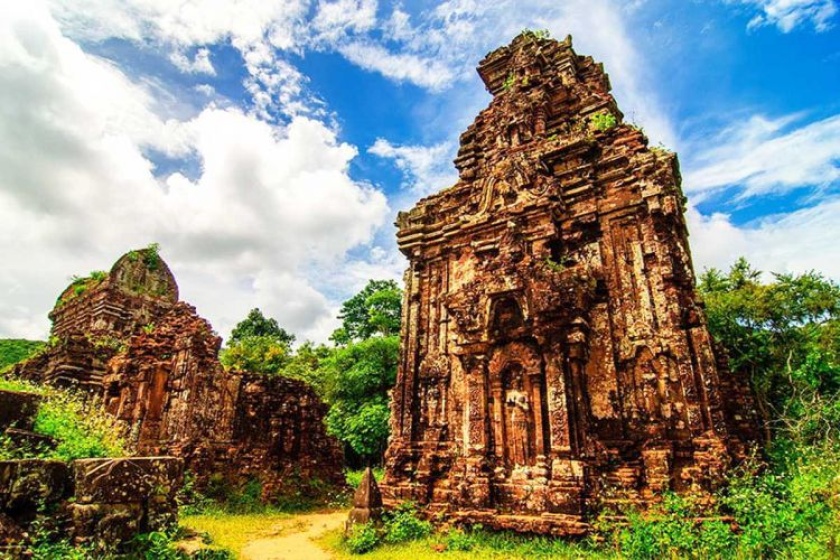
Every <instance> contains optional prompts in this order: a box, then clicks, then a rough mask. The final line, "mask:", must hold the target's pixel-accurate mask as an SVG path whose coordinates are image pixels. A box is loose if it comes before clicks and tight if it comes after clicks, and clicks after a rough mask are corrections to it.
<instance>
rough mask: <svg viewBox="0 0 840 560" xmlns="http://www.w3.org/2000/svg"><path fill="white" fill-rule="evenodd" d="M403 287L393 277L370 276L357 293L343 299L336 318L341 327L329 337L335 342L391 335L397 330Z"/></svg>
mask: <svg viewBox="0 0 840 560" xmlns="http://www.w3.org/2000/svg"><path fill="white" fill-rule="evenodd" d="M401 311H402V290H400V287H399V286H398V285H397V283H396V282H394V281H393V280H370V281H369V282H368V283H367V285H366V286H365V287H364V288H363V289H362V291H360V292H359V293H358V294H356V295H354V296H353V297H351V298H350V299H348V300H347V301H345V302H344V304H343V305H342V306H341V311H340V312H339V315H338V318H339V319H341V327H340V328H339V329H336V331H335V332H334V333H333V334H332V337H331V339H332V340H333V341H334V342H336V343H337V344H347V343H349V342H351V341H358V340H365V339H368V338H370V337H372V336H392V335H396V334H399V332H400V316H401Z"/></svg>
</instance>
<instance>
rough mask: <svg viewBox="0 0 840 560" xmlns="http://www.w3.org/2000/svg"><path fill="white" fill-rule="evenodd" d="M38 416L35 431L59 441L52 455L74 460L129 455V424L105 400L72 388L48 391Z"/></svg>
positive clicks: (56, 457)
mask: <svg viewBox="0 0 840 560" xmlns="http://www.w3.org/2000/svg"><path fill="white" fill-rule="evenodd" d="M46 395H47V396H46V398H45V399H44V402H43V403H42V404H41V407H40V408H39V409H38V415H37V417H36V418H35V432H37V433H39V434H42V435H45V436H49V437H51V438H54V439H56V440H57V441H58V446H57V447H56V448H55V450H54V451H52V452H50V453H49V454H50V455H51V458H55V459H63V460H66V461H72V460H74V459H85V458H91V457H124V456H126V455H127V454H128V452H127V450H126V443H125V426H124V425H123V424H121V423H120V422H119V420H117V419H116V418H114V417H112V416H110V415H108V414H107V413H105V412H104V411H103V410H102V407H101V403H100V402H99V401H98V400H96V399H92V398H89V397H85V396H82V395H77V394H75V393H72V392H69V391H61V390H57V389H53V390H48V391H47V393H46Z"/></svg>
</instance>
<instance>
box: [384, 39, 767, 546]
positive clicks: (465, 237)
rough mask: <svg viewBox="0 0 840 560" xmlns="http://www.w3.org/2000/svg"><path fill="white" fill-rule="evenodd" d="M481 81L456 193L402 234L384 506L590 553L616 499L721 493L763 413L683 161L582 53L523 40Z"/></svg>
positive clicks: (433, 201)
mask: <svg viewBox="0 0 840 560" xmlns="http://www.w3.org/2000/svg"><path fill="white" fill-rule="evenodd" d="M478 72H479V74H480V75H481V77H482V79H483V80H484V83H485V84H486V85H487V89H488V90H489V91H490V92H491V93H492V94H493V96H494V97H493V100H492V101H491V102H490V105H489V107H488V108H487V109H485V110H484V111H482V112H481V113H480V114H479V115H478V117H477V118H476V120H475V122H474V123H473V124H472V125H470V126H469V127H468V129H467V130H466V131H465V132H464V133H463V134H462V135H461V149H460V150H459V153H458V157H457V159H456V160H455V165H456V167H457V168H458V171H459V176H460V179H459V181H458V182H457V183H456V184H455V185H454V186H452V187H451V188H448V189H446V190H444V191H442V192H440V193H439V194H437V195H433V196H431V197H428V198H425V199H423V200H422V201H420V202H419V203H418V204H417V206H415V207H414V208H413V209H412V210H411V211H410V212H403V213H401V214H400V215H399V217H398V220H397V226H398V228H399V231H398V233H397V238H398V242H399V247H400V249H401V251H402V252H403V253H404V254H405V255H406V256H407V257H408V258H409V261H410V268H409V271H408V272H407V273H406V295H405V298H406V299H405V305H404V307H403V313H404V315H403V331H402V332H403V344H402V347H401V348H402V359H401V361H400V369H399V373H398V376H397V386H396V388H395V390H394V392H393V394H394V400H393V404H392V418H391V428H392V439H391V442H390V445H389V448H388V452H387V460H386V466H387V470H386V476H385V479H384V481H383V483H382V484H381V489H382V493H383V499H384V502H385V505H386V506H389V507H390V506H394V505H395V504H396V503H398V502H400V501H402V500H414V501H416V502H418V503H420V504H424V505H426V506H427V507H428V508H429V510H430V511H433V512H438V513H440V514H441V515H443V516H444V517H449V518H452V519H456V520H461V521H467V522H477V523H484V524H487V525H489V526H492V527H498V528H509V529H514V530H520V531H536V532H541V533H552V534H566V535H579V534H583V533H585V532H586V531H587V528H588V525H587V523H588V520H589V519H590V518H591V516H592V515H593V514H595V513H596V512H597V510H598V509H599V508H600V507H602V506H603V505H604V504H607V505H610V500H613V499H621V500H630V501H631V502H633V503H639V504H643V503H645V500H653V499H657V496H658V495H659V494H660V493H661V492H663V491H665V490H669V489H671V490H676V491H692V492H697V493H702V494H708V492H709V491H710V490H711V489H712V488H714V487H715V486H716V485H717V484H719V483H720V481H721V480H722V476H723V473H724V472H725V470H726V469H727V468H728V466H729V465H730V464H731V463H732V462H733V461H734V460H737V459H738V458H740V457H742V456H743V454H744V452H745V450H746V448H747V447H748V446H749V445H750V444H751V441H752V439H753V437H754V435H755V434H756V433H757V432H756V431H755V430H754V421H755V420H756V418H757V416H756V414H755V411H754V410H753V404H752V402H753V401H752V398H751V395H750V393H749V390H748V388H747V387H746V385H745V384H744V383H743V381H742V380H739V379H737V378H735V377H734V376H732V375H731V374H730V373H729V372H728V370H727V368H726V367H725V364H723V363H722V362H720V361H719V360H718V359H717V358H716V354H715V352H714V351H713V348H712V341H711V339H710V337H709V333H708V330H707V328H706V324H705V318H704V316H703V312H702V306H701V303H700V302H699V301H698V299H697V295H696V293H695V290H694V276H693V271H692V268H691V259H690V255H689V253H688V244H687V231H686V225H685V219H684V216H683V196H682V193H681V191H680V177H679V170H678V166H677V160H676V156H675V155H674V154H670V153H665V152H662V151H659V150H657V151H654V150H650V149H649V148H648V146H647V139H646V138H645V136H644V135H643V134H642V132H641V131H640V130H638V129H636V128H635V127H633V126H629V125H626V124H624V123H623V122H622V118H623V116H622V114H621V112H620V111H619V110H618V108H617V107H616V104H615V100H614V99H613V98H612V96H611V95H610V93H609V89H610V86H609V80H608V78H607V76H606V74H605V73H604V71H603V68H602V67H601V65H600V64H597V63H595V62H594V61H593V60H592V59H591V58H590V57H585V56H579V55H577V54H576V53H575V52H574V51H573V50H572V45H571V39H570V38H569V39H566V40H565V41H554V40H548V39H541V38H538V37H536V36H534V35H533V34H528V33H525V34H522V35H520V36H519V37H517V38H516V39H514V41H513V42H512V43H511V44H510V45H509V46H506V47H502V48H500V49H498V50H496V51H493V52H492V53H490V54H489V55H487V57H486V58H485V59H484V60H483V61H482V62H481V64H480V65H479V68H478ZM596 114H608V115H612V116H613V117H614V118H615V123H616V124H615V126H613V127H606V129H598V128H596V127H595V126H594V125H593V124H592V122H593V117H594V115H596ZM437 364H446V365H447V366H448V368H449V370H448V371H449V373H448V375H438V374H437V373H435V372H437V371H442V369H443V368H442V367H439V366H438V365H437ZM444 397H445V398H444ZM442 426H445V427H446V429H445V430H443V429H441V427H442ZM613 496H615V497H618V498H612V497H613ZM612 505H616V504H612Z"/></svg>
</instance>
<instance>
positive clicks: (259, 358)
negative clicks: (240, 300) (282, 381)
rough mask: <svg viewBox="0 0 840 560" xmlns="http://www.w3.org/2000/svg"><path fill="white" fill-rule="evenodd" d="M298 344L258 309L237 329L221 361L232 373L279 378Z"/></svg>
mask: <svg viewBox="0 0 840 560" xmlns="http://www.w3.org/2000/svg"><path fill="white" fill-rule="evenodd" d="M294 340H295V337H294V335H292V334H290V333H288V332H287V331H286V330H285V329H283V328H282V327H280V325H279V324H278V323H277V320H276V319H274V318H267V317H266V316H265V315H263V312H262V311H260V310H259V309H256V308H255V309H252V310H251V311H250V312H249V313H248V316H247V317H245V319H243V320H242V321H240V322H239V323H238V324H237V325H236V326H235V327H234V328H233V330H232V331H231V334H230V340H228V344H227V347H226V348H225V349H223V350H222V352H221V354H220V356H219V359H220V360H221V362H222V364H224V366H225V367H227V368H228V369H236V370H239V371H249V372H253V373H266V374H276V373H279V372H280V370H281V369H282V368H283V367H284V366H286V365H287V364H288V362H289V360H290V358H291V356H292V343H293V342H294Z"/></svg>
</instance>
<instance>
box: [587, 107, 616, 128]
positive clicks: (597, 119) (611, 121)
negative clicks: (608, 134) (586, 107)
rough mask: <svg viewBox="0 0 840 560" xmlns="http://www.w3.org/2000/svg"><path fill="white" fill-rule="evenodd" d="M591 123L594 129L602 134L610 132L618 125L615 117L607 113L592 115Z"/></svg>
mask: <svg viewBox="0 0 840 560" xmlns="http://www.w3.org/2000/svg"><path fill="white" fill-rule="evenodd" d="M591 122H592V128H594V129H595V130H597V131H600V132H604V131H607V130H610V129H611V128H614V127H615V126H616V125H617V124H618V121H617V120H616V118H615V115H613V114H612V113H609V112H607V111H601V112H600V113H595V114H594V115H592V120H591Z"/></svg>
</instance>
